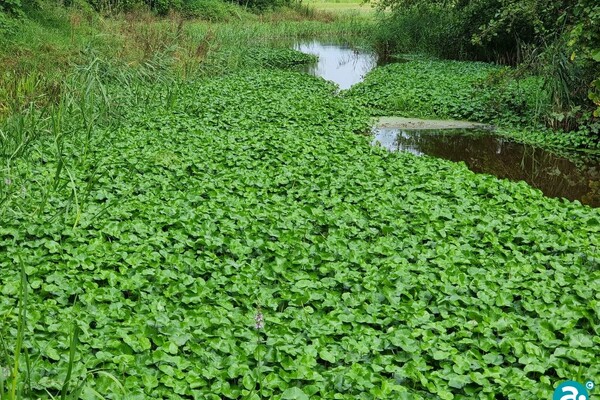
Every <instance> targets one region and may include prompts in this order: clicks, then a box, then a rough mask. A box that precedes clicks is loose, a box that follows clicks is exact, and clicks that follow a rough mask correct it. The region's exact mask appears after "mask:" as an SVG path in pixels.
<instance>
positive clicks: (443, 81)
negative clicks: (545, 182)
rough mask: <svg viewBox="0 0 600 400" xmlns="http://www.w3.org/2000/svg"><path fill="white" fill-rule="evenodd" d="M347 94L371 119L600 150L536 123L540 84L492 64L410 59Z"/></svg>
mask: <svg viewBox="0 0 600 400" xmlns="http://www.w3.org/2000/svg"><path fill="white" fill-rule="evenodd" d="M345 95H346V96H348V97H350V98H352V99H354V100H355V101H357V102H358V103H359V104H361V105H363V106H365V107H367V108H368V109H369V111H370V112H371V113H372V114H373V115H375V116H385V115H395V116H402V117H419V118H448V119H464V120H469V121H475V122H485V123H493V124H496V125H498V126H499V127H500V128H501V129H500V130H499V133H500V134H503V135H505V136H509V137H512V138H514V139H517V140H519V141H524V142H528V143H532V144H538V145H542V146H544V147H555V148H559V149H564V148H571V149H575V148H587V149H597V150H600V142H598V140H597V138H594V137H593V136H591V135H588V134H586V133H584V132H571V133H568V134H567V133H564V132H554V131H552V130H550V129H547V128H545V127H544V126H543V124H541V123H540V122H539V121H540V120H541V118H540V116H541V114H542V113H543V111H544V110H545V109H544V107H546V106H545V104H547V103H548V99H547V95H546V91H545V90H544V88H543V83H542V80H541V79H539V78H536V77H524V78H521V79H514V78H512V77H511V76H510V75H508V69H506V68H505V67H499V66H496V65H493V64H487V63H478V62H461V61H441V60H419V59H414V60H408V61H406V62H400V63H394V64H389V65H386V66H384V67H381V68H376V69H374V70H373V71H371V72H370V73H369V74H367V76H366V78H365V80H364V82H361V83H359V84H358V85H356V86H354V87H352V88H351V89H350V90H349V91H347V92H346V94H345Z"/></svg>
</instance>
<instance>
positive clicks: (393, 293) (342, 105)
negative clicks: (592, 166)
mask: <svg viewBox="0 0 600 400" xmlns="http://www.w3.org/2000/svg"><path fill="white" fill-rule="evenodd" d="M165 91H166V90H165ZM171 93H173V92H171ZM334 93H335V87H334V85H332V84H329V83H326V82H324V81H322V80H319V79H317V78H313V77H310V76H307V75H302V74H296V73H290V72H283V71H278V70H271V71H267V72H248V73H242V74H234V75H231V76H227V77H223V78H219V79H213V80H208V81H199V82H190V83H188V84H186V85H181V86H179V87H178V88H177V91H176V96H173V95H159V96H153V95H152V94H149V95H148V98H149V99H154V100H149V103H148V104H149V105H148V104H147V105H146V106H145V107H141V106H139V105H138V106H135V104H131V105H130V106H129V108H130V109H129V111H128V113H129V114H128V116H127V118H126V121H127V122H126V123H124V124H123V125H122V126H121V128H120V129H117V130H110V131H105V132H97V133H96V134H95V135H94V136H93V137H92V138H90V140H89V142H85V141H81V140H80V138H77V137H73V138H68V137H67V138H65V139H64V142H62V145H61V146H62V154H63V158H62V162H63V163H64V168H65V169H67V170H68V173H64V170H63V173H62V174H61V175H60V176H62V177H63V178H61V180H60V182H59V183H58V184H57V185H56V186H55V187H54V188H53V187H52V186H50V185H48V182H52V179H53V177H54V176H55V174H56V172H55V171H56V169H57V163H58V162H59V161H58V160H57V159H56V157H55V156H54V155H53V154H56V153H53V152H52V151H51V148H52V146H51V145H49V144H48V143H39V144H37V145H36V146H35V148H34V150H33V151H32V152H31V155H30V158H29V160H24V159H22V160H20V161H18V162H17V164H15V165H14V166H13V167H12V169H11V175H10V180H6V181H5V182H4V185H7V186H8V190H10V197H9V198H8V200H6V201H5V203H4V204H3V208H2V209H0V210H1V214H0V287H1V294H0V316H1V318H2V323H1V324H0V332H1V333H2V336H3V339H4V341H5V343H6V348H7V349H11V348H12V347H11V346H12V345H13V343H14V339H15V337H16V336H17V333H16V332H17V326H16V325H17V312H16V306H17V298H18V296H19V287H20V273H19V265H21V264H22V265H23V266H24V269H25V272H26V275H27V280H28V285H29V300H28V304H29V307H28V317H27V325H26V331H25V334H24V337H25V342H24V346H25V348H26V349H27V350H28V353H29V355H30V359H31V371H32V374H31V379H30V381H31V385H32V390H33V392H35V393H36V394H37V395H39V396H42V397H45V396H46V394H45V392H44V390H49V391H50V392H51V393H57V392H58V391H59V390H60V388H61V385H62V382H63V381H64V378H65V375H66V361H67V359H68V346H69V332H70V330H71V326H72V322H73V321H75V323H76V324H77V326H78V327H79V329H80V331H81V332H80V334H79V341H80V344H79V346H78V352H77V361H76V364H75V369H74V371H73V376H74V377H77V378H81V377H83V376H84V375H85V373H86V372H88V373H89V372H90V371H93V370H95V369H102V370H104V371H108V372H110V373H111V374H113V375H114V376H116V377H118V379H119V380H120V381H121V382H122V384H123V385H124V386H125V388H126V389H127V392H128V393H127V394H126V395H121V394H120V390H118V389H117V387H116V385H115V384H114V383H113V382H112V381H111V380H110V379H108V378H106V377H103V376H100V377H97V379H93V380H89V382H88V383H87V385H88V386H89V388H93V389H94V390H96V391H98V392H100V393H102V394H105V395H107V398H124V399H146V398H148V399H150V398H169V399H184V398H197V399H220V398H253V399H258V398H274V399H278V398H280V399H308V398H339V399H357V398H361V399H375V398H378V399H381V398H388V399H431V398H442V399H452V398H456V399H473V398H484V399H494V398H499V397H502V398H509V399H525V398H540V399H542V398H544V399H545V398H550V396H551V391H552V388H553V386H555V385H556V384H557V382H558V381H562V380H566V379H583V378H588V377H589V378H593V377H598V376H600V364H598V363H597V358H598V355H599V354H598V350H597V349H598V346H599V345H600V339H599V337H600V336H599V334H600V314H599V310H600V307H599V300H600V297H599V293H600V290H599V289H600V269H599V263H600V258H599V254H600V253H599V247H600V231H599V230H600V211H598V210H595V209H591V208H588V207H583V206H581V205H578V204H577V203H568V202H560V201H558V200H554V199H548V198H544V197H543V196H542V195H541V193H540V192H539V191H536V190H534V189H531V188H530V187H529V186H527V185H526V184H524V183H513V182H509V181H503V180H498V179H496V178H494V177H491V176H487V175H476V174H474V173H471V172H470V171H468V170H467V168H466V167H465V166H464V165H462V164H454V163H451V162H446V161H442V160H437V159H433V158H429V157H415V156H413V155H411V154H397V153H388V152H386V151H384V150H383V149H380V148H377V147H372V146H370V144H369V138H368V137H366V136H362V135H358V134H357V133H360V132H363V131H364V130H365V129H367V128H368V122H369V121H368V115H367V114H366V113H365V112H364V111H363V110H362V109H361V108H358V107H357V106H355V104H354V102H352V101H348V100H346V99H343V98H340V97H336V96H333V94H334ZM124 104H125V105H126V103H124ZM75 188H76V189H77V191H74V190H73V189H75ZM74 193H78V194H77V202H75V200H74V198H75V195H74ZM44 199H46V200H44ZM43 204H46V206H45V207H41V206H42V205H43ZM75 222H77V224H76V226H75V227H73V225H74V223H75ZM258 313H261V314H262V315H263V316H264V320H265V322H264V326H263V327H262V329H258V330H257V329H256V327H255V324H256V321H255V318H256V315H257V314H258ZM9 356H10V353H9V354H5V353H4V352H3V351H0V364H2V365H9V363H10V361H9V360H8V359H9ZM25 389H26V388H25ZM85 393H87V395H86V396H88V397H85V396H84V398H91V397H92V396H91V393H92V392H91V391H90V390H89V389H88V390H87V391H86V392H85Z"/></svg>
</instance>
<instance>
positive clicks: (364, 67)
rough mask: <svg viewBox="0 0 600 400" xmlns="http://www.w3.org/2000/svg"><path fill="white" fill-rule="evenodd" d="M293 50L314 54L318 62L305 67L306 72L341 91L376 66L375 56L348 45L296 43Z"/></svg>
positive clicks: (316, 42) (313, 42)
mask: <svg viewBox="0 0 600 400" xmlns="http://www.w3.org/2000/svg"><path fill="white" fill-rule="evenodd" d="M294 49H296V50H298V51H301V52H303V53H307V54H314V55H316V56H318V57H319V61H318V62H317V63H316V64H314V65H310V66H307V67H306V72H308V73H310V74H312V75H315V76H320V77H322V78H324V79H326V80H328V81H332V82H334V83H336V84H337V85H338V86H339V87H340V89H341V90H344V89H349V88H350V87H351V86H352V85H354V84H356V83H358V82H360V81H362V80H363V78H364V76H365V74H366V73H367V72H369V71H370V70H372V69H373V68H375V66H376V65H377V56H376V55H375V54H373V53H369V52H366V51H362V50H357V49H355V48H352V47H350V46H349V45H337V44H324V43H321V42H319V41H312V42H306V43H298V44H296V45H295V46H294Z"/></svg>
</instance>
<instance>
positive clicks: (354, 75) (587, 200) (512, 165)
mask: <svg viewBox="0 0 600 400" xmlns="http://www.w3.org/2000/svg"><path fill="white" fill-rule="evenodd" d="M294 48H295V49H296V50H299V51H301V52H303V53H308V54H314V55H316V56H318V57H319V60H318V62H317V63H315V64H314V65H312V66H310V67H309V68H308V69H307V71H306V72H308V73H310V74H312V75H315V76H320V77H322V78H324V79H326V80H329V81H332V82H334V83H336V84H337V85H338V86H339V88H340V90H345V89H348V88H350V87H351V86H352V85H354V84H356V83H359V82H360V81H362V80H363V78H364V76H365V75H366V74H367V73H368V72H369V71H370V70H372V69H373V68H375V67H376V66H377V56H376V55H375V54H374V53H372V52H369V51H366V50H361V49H358V48H354V47H352V46H351V45H349V44H334V43H324V42H319V41H310V42H302V43H297V44H296V45H295V46H294ZM373 134H374V140H373V143H374V144H377V145H381V146H383V147H385V148H387V149H389V150H390V151H406V152H410V153H413V154H416V155H428V156H433V157H439V158H443V159H447V160H451V161H456V162H464V163H465V164H466V165H467V166H468V167H469V169H471V170H472V171H474V172H478V173H486V174H492V175H495V176H497V177H499V178H506V179H510V180H513V181H525V182H527V183H528V184H529V185H531V186H533V187H535V188H537V189H540V190H541V191H542V192H543V193H544V194H545V195H546V196H549V197H559V198H566V199H569V200H578V201H580V202H581V203H583V204H587V205H590V206H592V207H600V161H599V160H594V159H581V158H580V159H578V161H577V162H575V161H571V160H570V159H567V158H564V157H560V156H557V155H555V154H553V153H551V152H548V151H545V150H543V149H541V148H537V147H533V146H528V145H523V144H519V143H515V142H511V141H509V140H507V139H505V138H501V137H498V136H495V135H493V134H491V133H490V132H489V131H487V130H486V131H484V130H480V131H477V130H462V131H460V130H452V131H450V130H408V129H398V128H377V127H375V128H374V129H373Z"/></svg>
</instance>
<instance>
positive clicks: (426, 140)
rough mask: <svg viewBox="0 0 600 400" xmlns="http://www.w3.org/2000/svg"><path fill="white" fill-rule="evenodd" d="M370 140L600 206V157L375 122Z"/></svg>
mask: <svg viewBox="0 0 600 400" xmlns="http://www.w3.org/2000/svg"><path fill="white" fill-rule="evenodd" d="M374 134H375V138H374V143H379V144H380V145H382V146H383V147H385V148H387V149H389V150H392V151H406V152H410V153H413V154H416V155H430V156H435V157H440V158H444V159H447V160H451V161H464V162H465V164H466V165H467V166H468V167H469V169H470V170H472V171H474V172H479V173H486V174H492V175H495V176H497V177H499V178H507V179H510V180H513V181H521V180H522V181H525V182H527V183H528V184H529V185H531V186H533V187H535V188H538V189H540V190H541V191H542V192H543V193H544V194H545V195H546V196H549V197H561V198H562V197H564V198H567V199H569V200H579V201H580V202H581V203H583V204H588V205H590V206H592V207H600V162H599V161H598V160H584V161H581V162H577V164H576V163H574V162H572V161H570V160H568V159H566V158H562V157H559V156H556V155H555V154H552V153H550V152H548V151H544V150H542V149H540V148H537V147H533V146H528V145H522V144H519V143H514V142H511V141H508V140H507V139H504V138H501V137H497V136H494V135H490V134H489V132H488V133H484V131H481V132H477V131H473V130H470V131H466V130H462V131H456V130H453V131H448V130H445V131H439V130H438V131H416V130H415V131H410V130H400V129H398V128H377V129H375V130H374Z"/></svg>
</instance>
